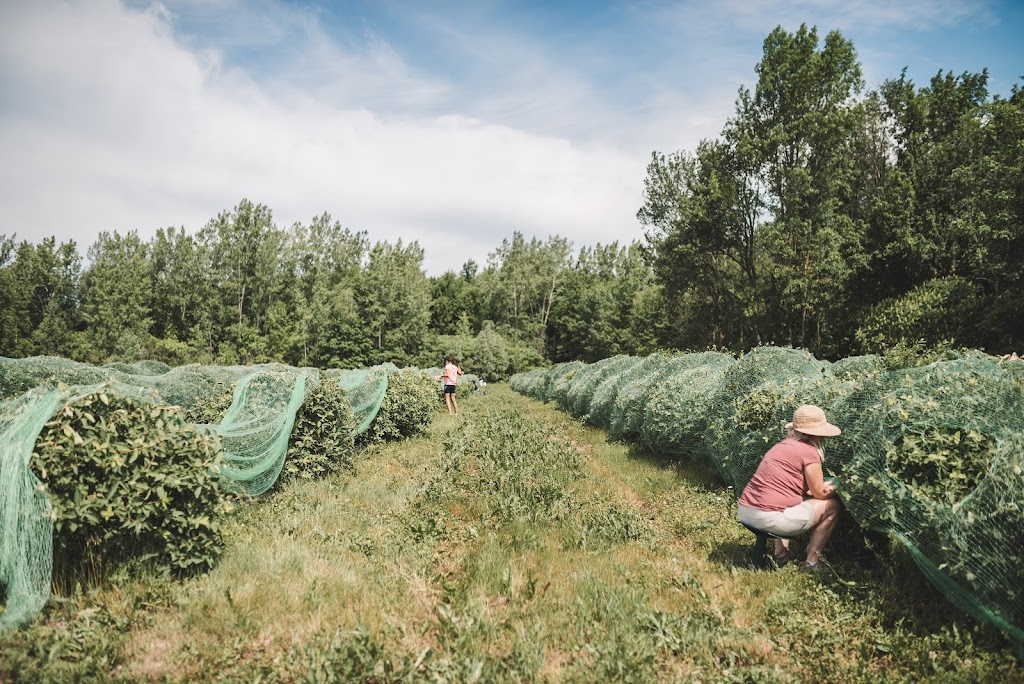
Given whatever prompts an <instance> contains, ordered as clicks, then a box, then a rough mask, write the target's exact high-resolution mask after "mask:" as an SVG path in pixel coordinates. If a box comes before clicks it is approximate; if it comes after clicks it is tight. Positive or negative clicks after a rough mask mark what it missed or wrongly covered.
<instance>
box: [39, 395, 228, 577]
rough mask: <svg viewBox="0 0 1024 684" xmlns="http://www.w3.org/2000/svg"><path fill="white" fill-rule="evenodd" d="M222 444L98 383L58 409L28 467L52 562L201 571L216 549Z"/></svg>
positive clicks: (179, 417) (166, 410)
mask: <svg viewBox="0 0 1024 684" xmlns="http://www.w3.org/2000/svg"><path fill="white" fill-rule="evenodd" d="M221 457H222V452H221V444H220V440H219V439H218V438H217V437H215V436H213V435H210V434H208V433H205V432H203V431H201V430H197V429H196V428H195V426H193V425H191V424H189V423H187V422H186V421H185V420H184V414H183V412H182V410H181V409H180V408H179V407H177V406H167V405H154V404H149V403H146V402H142V401H138V400H136V399H132V398H129V397H125V396H121V395H118V394H114V393H112V392H111V390H110V388H109V387H101V388H99V389H97V390H95V391H94V392H92V393H90V394H87V395H85V396H83V397H79V398H77V399H75V400H74V401H72V402H71V403H69V404H67V405H66V406H64V408H62V409H61V410H60V411H59V412H58V414H57V415H56V416H55V417H54V419H53V420H51V421H50V422H49V423H47V424H46V425H45V427H44V428H43V431H42V432H41V433H40V435H39V438H38V439H37V441H36V445H35V450H34V453H33V455H32V461H31V466H32V470H33V472H34V473H35V474H36V476H37V477H38V478H39V479H40V480H41V481H42V482H43V483H44V484H45V485H46V488H47V490H48V492H49V496H50V502H51V505H52V507H53V513H52V515H53V520H54V538H55V542H54V547H55V548H54V560H55V566H56V567H58V568H61V567H65V568H67V569H68V570H70V571H72V572H74V571H75V570H77V569H81V568H82V563H83V562H90V561H93V562H98V563H100V564H104V563H108V562H114V563H116V562H121V561H127V560H133V559H134V560H139V561H152V562H154V563H155V565H156V566H157V567H159V568H161V569H163V570H165V571H168V572H170V573H172V574H188V573H192V572H196V571H199V572H201V571H205V570H207V569H208V568H210V567H211V566H212V564H213V563H214V561H215V560H216V558H217V557H218V556H219V554H220V552H221V549H222V542H221V534H220V530H221V525H220V514H221V513H223V512H225V511H226V510H228V509H229V508H230V504H229V503H227V501H226V499H225V498H224V497H223V496H222V492H221V489H220V487H219V486H218V478H217V472H218V469H219V465H220V463H221Z"/></svg>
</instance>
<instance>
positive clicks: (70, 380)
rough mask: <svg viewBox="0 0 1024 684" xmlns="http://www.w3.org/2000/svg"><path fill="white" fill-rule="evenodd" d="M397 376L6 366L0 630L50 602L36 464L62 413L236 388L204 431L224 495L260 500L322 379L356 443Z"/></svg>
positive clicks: (276, 368) (275, 367)
mask: <svg viewBox="0 0 1024 684" xmlns="http://www.w3.org/2000/svg"><path fill="white" fill-rule="evenodd" d="M395 370H397V367H396V366H395V365H394V364H384V365H381V366H375V367H373V368H367V369H349V370H339V369H332V370H328V371H319V370H317V369H315V368H296V367H291V366H286V365H283V364H264V365H259V366H200V365H198V364H193V365H188V366H179V367H177V368H169V367H167V366H166V365H164V364H161V363H159V362H153V361H143V362H139V363H136V364H131V365H129V364H117V363H115V364H108V365H107V366H102V367H96V366H90V365H88V364H84V363H78V362H75V361H70V360H68V359H62V358H58V357H33V358H28V359H8V358H3V357H0V398H2V399H4V401H3V402H2V403H0V585H3V587H4V588H5V592H6V597H7V603H6V608H5V610H4V613H3V614H2V615H0V630H3V629H9V628H12V627H16V626H19V625H22V624H24V623H26V622H27V621H28V620H30V619H31V618H32V617H34V616H35V615H36V614H38V613H39V611H40V610H42V608H43V606H44V605H45V604H46V601H47V599H48V598H49V594H50V585H51V581H52V572H53V516H52V509H51V506H50V502H49V498H48V495H47V491H46V487H45V485H44V484H43V483H42V482H41V481H40V480H39V479H38V478H37V477H36V476H35V474H34V473H33V472H32V470H31V468H30V461H31V458H32V453H33V448H34V445H35V442H36V440H37V438H38V436H39V434H40V432H41V431H42V429H43V427H44V425H45V424H46V423H47V422H48V421H50V420H51V418H52V417H53V416H54V415H55V414H57V413H58V412H59V411H60V409H61V408H62V407H63V406H65V405H67V404H69V403H72V402H74V401H75V400H76V398H79V397H82V396H85V395H87V394H90V393H92V392H95V391H97V390H98V389H100V388H103V389H104V391H106V392H108V393H110V394H112V395H123V396H126V397H131V398H133V399H136V400H139V401H144V402H149V403H152V404H154V405H166V404H172V405H177V406H181V407H183V408H186V409H187V408H189V407H191V406H193V405H194V404H195V402H196V401H197V400H201V399H209V398H211V397H212V396H214V395H215V394H217V393H224V392H226V391H228V389H229V388H231V387H233V393H232V401H231V406H230V407H229V409H228V410H227V412H226V413H225V414H224V417H223V419H222V420H221V421H220V422H219V423H216V424H207V425H201V426H198V427H199V428H200V429H204V430H207V431H209V432H212V433H214V434H216V435H218V436H219V437H220V439H221V441H222V445H223V452H224V454H223V455H224V458H223V464H222V466H221V470H220V477H221V478H222V483H223V484H224V486H225V487H226V488H227V489H228V490H230V491H235V492H238V493H245V494H248V495H258V494H262V493H264V492H266V491H267V490H269V489H270V488H271V487H273V486H274V484H275V483H276V482H277V480H278V477H279V476H280V474H281V470H282V467H283V465H284V460H285V455H286V453H287V450H288V439H289V437H290V435H291V431H292V427H293V426H294V423H295V417H296V414H297V412H298V410H299V408H300V406H301V405H302V402H303V400H304V399H305V397H307V396H308V395H309V393H310V392H312V390H313V389H315V388H316V387H317V385H318V384H319V383H320V382H321V378H322V377H331V378H335V379H337V381H338V384H339V386H340V387H341V388H342V389H344V390H345V392H346V398H347V399H348V400H349V401H350V403H351V404H352V409H353V413H354V415H355V418H356V428H355V434H360V433H362V432H364V431H365V430H366V429H367V428H368V427H369V426H370V424H371V423H372V422H373V420H374V418H375V417H376V416H377V412H378V411H379V410H380V406H381V403H382V401H383V399H384V394H385V393H386V391H387V386H388V375H389V374H390V373H391V372H393V371H395Z"/></svg>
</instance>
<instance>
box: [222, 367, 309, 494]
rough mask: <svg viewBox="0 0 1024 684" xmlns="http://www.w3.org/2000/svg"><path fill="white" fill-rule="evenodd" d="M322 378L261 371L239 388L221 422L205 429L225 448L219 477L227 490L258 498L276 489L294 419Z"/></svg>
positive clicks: (305, 371) (304, 372)
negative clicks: (212, 433) (307, 394)
mask: <svg viewBox="0 0 1024 684" xmlns="http://www.w3.org/2000/svg"><path fill="white" fill-rule="evenodd" d="M319 380H320V378H319V373H317V372H315V371H311V370H310V369H306V370H304V371H302V372H298V371H292V372H288V371H267V370H260V371H256V372H254V373H250V374H249V375H246V376H245V377H243V378H242V379H241V380H239V381H238V384H237V385H236V386H235V390H234V394H233V396H232V400H231V406H230V407H229V408H228V410H227V412H226V413H225V414H224V418H223V420H221V422H220V423H218V424H215V425H206V426H204V427H206V428H207V429H208V430H210V431H211V432H214V433H216V434H218V435H220V437H221V440H222V441H223V443H224V466H223V468H222V470H221V476H222V477H223V478H224V479H225V482H226V484H227V486H228V488H229V489H232V490H234V491H238V492H244V493H246V494H249V495H252V496H256V495H259V494H262V493H263V492H265V491H267V490H268V489H270V488H271V487H273V486H274V483H276V482H277V478H278V477H280V475H281V469H282V468H283V467H284V457H285V453H286V452H287V451H288V437H289V436H290V435H291V433H292V426H293V425H294V424H295V414H296V412H297V411H298V410H299V406H301V405H302V400H303V399H304V398H305V396H306V390H307V387H308V389H309V390H312V389H313V387H315V386H316V384H317V383H318V382H319Z"/></svg>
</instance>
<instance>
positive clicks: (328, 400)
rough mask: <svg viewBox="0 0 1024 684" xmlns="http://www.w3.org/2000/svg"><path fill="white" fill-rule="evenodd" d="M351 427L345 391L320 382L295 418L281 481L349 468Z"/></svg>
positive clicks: (353, 423)
mask: <svg viewBox="0 0 1024 684" xmlns="http://www.w3.org/2000/svg"><path fill="white" fill-rule="evenodd" d="M392 377H393V376H392ZM386 397H387V395H385V401H386ZM382 408H383V407H382ZM378 415H379V414H378ZM406 419H407V420H408V418H406ZM355 427H356V420H355V416H354V415H353V413H352V405H351V404H350V403H349V401H348V399H347V398H346V396H345V391H344V390H343V389H341V388H340V387H339V386H338V381H337V380H335V379H331V378H324V379H323V380H322V381H321V382H320V384H318V385H317V386H316V388H315V389H314V390H313V391H312V392H310V393H309V394H308V395H307V396H306V398H305V400H303V402H302V406H301V407H299V412H298V413H297V414H296V416H295V425H294V427H293V428H292V434H291V438H290V439H289V441H288V453H287V455H286V456H285V461H284V469H283V470H282V472H281V474H282V477H284V478H286V479H287V478H292V477H301V478H304V479H311V478H317V477H324V476H326V475H329V474H330V473H334V472H337V471H339V470H341V469H343V468H347V467H351V465H352V456H353V453H354V450H355V438H354V430H355Z"/></svg>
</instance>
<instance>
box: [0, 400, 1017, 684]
mask: <svg viewBox="0 0 1024 684" xmlns="http://www.w3.org/2000/svg"><path fill="white" fill-rule="evenodd" d="M489 390H490V393H489V394H488V395H487V396H485V397H473V398H472V399H473V400H471V401H470V400H464V402H463V403H464V407H463V409H464V410H463V415H462V416H460V417H458V418H451V417H449V416H447V415H443V414H439V415H438V417H437V419H436V420H435V421H434V422H433V424H432V425H431V427H430V429H429V431H428V433H427V434H426V435H425V436H423V437H420V438H416V439H413V440H408V441H406V442H404V443H401V444H390V445H384V446H380V447H374V448H373V449H370V450H368V451H366V452H365V453H364V454H363V456H362V458H361V459H360V460H359V462H358V464H357V470H356V472H355V473H346V474H343V475H340V476H338V477H335V478H330V479H327V480H323V481H319V482H300V483H295V484H292V485H289V486H288V487H286V488H284V489H283V491H280V492H276V493H274V494H272V495H270V496H266V497H264V498H263V499H261V500H259V501H258V502H256V503H253V504H249V505H247V506H245V507H243V508H242V509H241V510H240V511H239V512H238V514H237V515H236V516H235V519H234V520H233V522H232V524H231V525H230V528H229V530H228V533H227V542H228V549H227V552H226V554H225V556H224V558H223V560H222V561H221V563H220V564H219V565H218V566H217V568H216V569H215V570H214V571H213V572H211V573H210V574H209V575H207V576H204V577H200V578H196V579H194V580H190V581H188V582H185V583H171V582H167V581H164V580H160V579H157V578H144V579H141V580H128V579H125V578H121V580H120V581H115V582H114V584H113V586H110V587H107V588H105V589H103V590H94V591H92V592H83V593H81V594H79V595H77V596H75V597H72V598H70V599H66V600H63V601H57V602H55V605H54V607H53V608H51V609H50V610H49V612H48V614H47V616H46V617H45V619H44V620H42V621H40V623H39V624H37V625H36V626H34V627H32V628H31V629H28V630H24V631H23V632H21V633H18V634H17V635H14V636H13V637H5V638H4V640H3V641H0V653H2V654H3V655H2V656H0V680H3V679H4V678H5V677H6V678H9V679H11V680H12V681H45V680H47V679H48V678H49V679H50V680H51V681H74V680H77V681H104V680H123V681H139V680H143V681H145V680H152V681H253V682H255V681H262V682H292V681H309V682H329V681H400V680H404V681H453V682H455V681H459V682H475V681H479V682H498V681H586V682H603V681H637V682H650V681H715V682H733V681H736V682H739V681H770V682H788V681H792V682H797V681H835V682H848V681H850V682H852V681H921V680H934V681H949V682H956V681H962V682H978V681H999V682H1012V681H1021V680H1022V678H1024V675H1022V672H1021V670H1020V668H1019V667H1018V666H1017V665H1016V663H1015V661H1014V660H1013V658H1012V656H1011V655H1010V654H1009V652H1008V651H1006V650H1005V648H1004V645H1003V644H1002V643H1001V642H1000V641H999V638H998V635H993V634H992V633H991V632H989V631H986V630H985V629H983V628H979V627H977V626H975V625H973V623H970V622H969V621H967V620H965V619H961V618H959V617H958V616H955V615H951V614H952V610H951V609H949V608H947V607H946V606H945V605H944V604H942V602H941V600H939V599H936V598H935V597H934V596H933V595H930V594H928V593H927V592H925V593H924V594H920V595H909V596H908V595H905V594H903V593H901V591H900V587H899V585H896V584H894V585H891V586H888V585H885V584H883V585H879V584H878V583H877V582H874V581H871V580H870V579H869V578H867V577H866V576H862V575H858V574H857V573H856V572H855V571H846V570H843V571H841V574H842V575H843V577H842V579H839V577H838V576H837V575H834V574H832V573H826V574H825V576H821V575H817V576H807V575H803V574H801V573H800V572H798V571H797V570H796V569H795V568H786V569H784V570H782V571H779V572H774V573H757V572H754V571H751V570H749V569H744V568H742V567H737V566H736V561H737V560H741V559H743V558H744V557H745V554H746V553H747V550H748V545H749V544H750V543H751V541H752V539H751V537H750V535H749V533H747V532H746V531H744V530H743V529H742V528H740V527H739V525H737V524H736V523H735V521H734V517H733V516H734V507H735V497H734V495H733V494H732V492H731V491H728V490H725V489H723V488H721V486H720V485H717V484H715V483H714V482H712V481H710V480H708V479H706V478H705V477H704V476H703V475H702V474H701V473H699V472H694V471H689V470H687V469H685V468H680V467H676V466H673V465H670V464H666V463H663V462H659V461H658V460H657V459H655V458H653V457H651V456H650V455H649V454H646V453H644V452H643V451H641V450H638V449H636V448H635V447H631V446H630V445H627V444H622V443H612V442H609V441H608V440H607V438H606V435H605V434H604V433H603V432H602V431H599V430H595V429H591V428H587V427H585V426H583V425H581V424H580V423H579V422H577V421H574V420H573V419H571V418H570V417H568V416H566V415H564V414H561V413H559V412H556V411H555V410H554V409H552V408H551V407H550V406H545V405H543V404H541V403H539V402H537V401H534V400H531V399H527V398H524V397H520V396H518V395H515V394H514V393H512V392H511V391H509V390H508V389H507V388H506V387H503V386H499V387H494V386H489ZM467 399H469V398H467ZM115 580H116V578H115ZM911 594H913V592H911ZM922 597H923V598H922ZM915 601H917V603H915Z"/></svg>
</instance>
